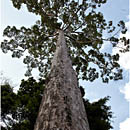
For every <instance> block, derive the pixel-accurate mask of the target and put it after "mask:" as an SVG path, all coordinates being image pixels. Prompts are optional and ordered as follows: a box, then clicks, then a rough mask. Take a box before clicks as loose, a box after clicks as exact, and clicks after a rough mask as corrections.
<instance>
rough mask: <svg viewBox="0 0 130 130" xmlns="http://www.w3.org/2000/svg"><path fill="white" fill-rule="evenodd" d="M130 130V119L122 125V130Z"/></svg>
mask: <svg viewBox="0 0 130 130" xmlns="http://www.w3.org/2000/svg"><path fill="white" fill-rule="evenodd" d="M129 129H130V118H127V119H126V120H125V121H124V122H122V123H120V130H129Z"/></svg>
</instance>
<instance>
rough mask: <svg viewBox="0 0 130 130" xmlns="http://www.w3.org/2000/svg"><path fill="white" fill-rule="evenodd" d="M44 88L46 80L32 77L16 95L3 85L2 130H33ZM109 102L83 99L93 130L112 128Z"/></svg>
mask: <svg viewBox="0 0 130 130" xmlns="http://www.w3.org/2000/svg"><path fill="white" fill-rule="evenodd" d="M44 88H45V81H44V80H42V79H39V81H36V80H35V79H34V78H32V77H31V78H29V79H28V80H22V81H21V84H20V88H19V90H18V92H17V93H14V91H13V88H12V87H11V86H10V84H3V85H2V86H1V90H2V95H1V98H2V104H1V106H2V113H1V117H2V121H3V122H4V123H5V124H6V126H2V130H6V129H8V130H33V129H34V124H35V121H36V117H37V114H38V110H39V106H40V102H41V99H42V96H43V91H44ZM80 90H81V93H82V96H84V93H85V92H84V89H83V88H82V87H80ZM108 100H109V97H105V98H102V99H100V100H98V101H96V102H93V103H90V102H89V100H87V99H84V98H83V102H84V105H85V110H86V112H87V118H88V121H89V125H90V129H91V130H99V129H100V130H110V128H112V126H111V119H112V112H111V108H110V106H107V105H106V102H107V101H108Z"/></svg>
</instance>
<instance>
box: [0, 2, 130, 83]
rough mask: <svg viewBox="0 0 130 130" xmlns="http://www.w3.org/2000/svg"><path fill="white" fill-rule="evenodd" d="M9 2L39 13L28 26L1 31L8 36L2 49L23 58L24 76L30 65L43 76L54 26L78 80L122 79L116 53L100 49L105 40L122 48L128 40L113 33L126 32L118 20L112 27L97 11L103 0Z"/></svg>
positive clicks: (52, 47) (48, 63)
mask: <svg viewBox="0 0 130 130" xmlns="http://www.w3.org/2000/svg"><path fill="white" fill-rule="evenodd" d="M11 1H12V3H13V6H14V7H15V8H17V9H20V8H21V6H22V5H23V4H24V5H26V7H27V9H28V11H29V12H31V13H34V14H36V15H39V16H40V20H38V21H36V24H35V25H32V26H31V27H30V28H26V27H24V26H22V27H21V28H19V29H18V28H16V27H15V26H13V27H10V26H7V28H6V29H5V30H4V32H3V35H4V36H6V37H8V38H9V39H8V40H7V39H6V40H4V41H3V42H2V43H1V48H2V51H3V52H4V53H7V52H8V51H11V52H12V57H17V58H20V57H22V56H23V57H24V60H23V63H24V64H26V65H27V72H26V74H25V75H26V76H30V75H31V71H32V69H33V68H38V70H39V72H40V75H41V76H42V77H44V78H46V77H47V74H48V72H49V71H50V66H51V59H52V57H53V55H54V52H55V49H56V42H57V29H61V30H63V31H64V34H65V37H66V43H67V46H68V48H69V52H70V53H69V54H70V57H71V59H72V63H73V67H74V68H75V70H76V72H77V76H78V78H79V79H82V80H89V81H94V80H95V79H97V78H99V77H101V78H102V81H103V82H106V83H108V81H109V80H112V79H114V80H118V79H122V69H120V65H119V64H118V62H117V61H118V60H119V54H116V55H111V54H109V53H107V52H105V53H103V52H102V51H101V47H102V46H103V44H107V43H106V42H111V43H112V45H113V46H116V45H117V44H118V43H119V42H120V41H122V42H123V44H124V45H125V46H127V47H126V49H125V51H128V48H129V45H128V44H129V40H127V39H126V38H125V37H123V38H118V37H117V35H116V34H117V32H122V33H123V34H124V33H125V32H126V31H127V29H126V27H125V24H124V22H123V21H122V20H121V21H120V22H119V23H118V25H117V27H115V26H114V25H113V22H112V21H106V20H105V19H104V16H103V13H102V12H100V11H98V10H97V9H98V8H99V7H101V6H102V5H103V4H105V3H106V2H107V0H17V1H16V0H11ZM117 30H118V31H117ZM104 32H107V33H109V34H111V37H108V38H104ZM24 54H26V55H24Z"/></svg>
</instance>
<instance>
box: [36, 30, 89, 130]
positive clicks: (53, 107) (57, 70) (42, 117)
mask: <svg viewBox="0 0 130 130" xmlns="http://www.w3.org/2000/svg"><path fill="white" fill-rule="evenodd" d="M34 130H89V124H88V121H87V116H86V112H85V108H84V104H83V101H82V97H81V92H80V89H79V88H78V81H77V77H76V73H75V71H74V70H73V68H72V63H71V60H70V58H69V55H68V50H67V46H66V43H65V38H64V32H63V31H61V30H59V38H58V42H57V45H56V52H55V55H54V58H53V60H52V66H51V72H50V74H49V81H48V83H47V85H46V88H45V90H44V94H43V98H42V102H41V105H40V110H39V114H38V117H37V120H36V124H35V128H34Z"/></svg>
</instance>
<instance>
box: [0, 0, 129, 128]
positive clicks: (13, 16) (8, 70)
mask: <svg viewBox="0 0 130 130" xmlns="http://www.w3.org/2000/svg"><path fill="white" fill-rule="evenodd" d="M0 2H1V6H0V41H2V39H3V37H2V32H3V30H4V28H5V27H6V26H7V25H10V26H13V25H15V26H17V27H21V26H26V27H30V26H31V25H33V24H34V23H35V21H36V20H37V19H38V18H39V17H37V16H35V15H33V14H32V13H28V12H27V10H26V8H22V9H21V10H19V11H18V10H17V9H15V8H14V7H13V6H12V3H11V2H10V0H2V1H0ZM101 11H102V12H104V15H105V18H106V19H107V20H113V21H114V23H115V24H117V23H118V21H120V20H124V21H125V22H126V24H127V26H129V25H130V24H129V23H128V21H129V17H128V16H129V0H108V2H107V4H106V5H104V6H103V7H102V8H101ZM129 28H130V26H129ZM129 36H130V33H129V34H127V37H129ZM103 49H104V50H107V51H109V52H112V53H114V52H115V51H118V50H113V49H112V47H111V46H110V45H109V44H106V45H105V46H104V48H103ZM121 57H122V58H121V60H120V64H121V65H122V67H123V68H124V73H123V80H121V81H116V82H110V83H109V84H103V83H102V82H101V81H100V80H96V81H95V82H93V83H90V82H87V83H86V82H83V81H80V84H82V85H83V86H84V87H85V91H86V98H88V99H89V100H90V101H96V100H98V99H100V98H103V97H106V96H111V98H110V101H109V102H108V105H110V106H111V110H112V112H113V113H114V115H113V116H114V118H113V123H112V126H113V127H114V129H113V130H128V128H130V126H129V124H130V123H129V122H130V117H129V102H128V101H129V100H130V96H129V95H130V83H129V80H130V79H129V77H130V76H129V70H130V68H129V66H130V62H128V61H130V60H128V58H129V59H130V53H127V54H124V55H122V54H121ZM25 71H26V66H25V65H24V64H23V63H22V59H14V58H13V59H12V58H11V55H10V53H7V54H3V53H2V52H1V50H0V72H2V73H3V75H4V76H5V77H6V78H9V79H10V80H11V81H12V83H13V85H14V86H16V87H15V88H14V89H15V90H17V89H18V85H19V84H20V81H21V79H23V78H25V76H24V73H25ZM35 75H36V74H35ZM36 77H37V75H36Z"/></svg>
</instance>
